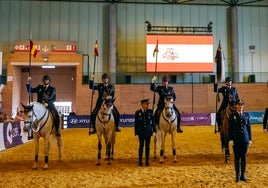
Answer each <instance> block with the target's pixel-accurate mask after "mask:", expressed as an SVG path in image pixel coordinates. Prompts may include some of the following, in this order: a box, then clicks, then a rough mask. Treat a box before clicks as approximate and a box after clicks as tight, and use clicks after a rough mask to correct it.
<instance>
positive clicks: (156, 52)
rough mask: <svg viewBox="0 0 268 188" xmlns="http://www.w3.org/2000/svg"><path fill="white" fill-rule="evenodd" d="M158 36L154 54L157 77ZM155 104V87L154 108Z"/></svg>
mask: <svg viewBox="0 0 268 188" xmlns="http://www.w3.org/2000/svg"><path fill="white" fill-rule="evenodd" d="M158 52H159V51H158V36H157V41H156V46H155V49H154V53H153V56H155V69H154V77H156V72H157V57H158ZM154 105H155V88H154V96H153V108H152V109H153V110H154Z"/></svg>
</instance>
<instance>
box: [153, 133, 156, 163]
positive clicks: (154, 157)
mask: <svg viewBox="0 0 268 188" xmlns="http://www.w3.org/2000/svg"><path fill="white" fill-rule="evenodd" d="M153 139H154V141H153V142H154V156H153V159H156V136H155V137H154V138H153Z"/></svg>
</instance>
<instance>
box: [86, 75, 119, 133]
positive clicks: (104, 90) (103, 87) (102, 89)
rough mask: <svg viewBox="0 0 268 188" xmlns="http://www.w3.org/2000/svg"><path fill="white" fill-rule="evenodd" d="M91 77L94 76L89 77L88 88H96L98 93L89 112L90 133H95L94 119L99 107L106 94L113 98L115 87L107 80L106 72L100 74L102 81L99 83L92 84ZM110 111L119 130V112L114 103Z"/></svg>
mask: <svg viewBox="0 0 268 188" xmlns="http://www.w3.org/2000/svg"><path fill="white" fill-rule="evenodd" d="M93 79H94V76H93V75H92V76H91V79H90V83H89V88H90V89H94V90H97V91H98V93H99V95H98V99H97V102H96V106H95V108H94V110H93V111H92V113H91V122H92V128H93V130H92V132H91V134H95V133H96V125H95V121H96V117H97V114H98V112H99V109H100V108H101V105H102V102H103V101H104V99H105V98H106V97H108V96H110V97H112V98H114V96H115V88H114V86H113V85H112V84H111V83H110V82H109V75H108V74H107V73H104V74H103V75H102V83H100V84H98V85H93V84H94V82H93ZM112 112H113V115H114V119H115V126H116V131H117V132H120V131H121V130H120V129H119V120H120V114H119V112H118V110H117V108H116V107H115V105H114V106H113V111H112Z"/></svg>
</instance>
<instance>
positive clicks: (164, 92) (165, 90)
mask: <svg viewBox="0 0 268 188" xmlns="http://www.w3.org/2000/svg"><path fill="white" fill-rule="evenodd" d="M155 80H156V77H153V79H152V82H151V86H150V89H151V91H154V92H156V93H158V95H159V100H158V103H157V109H156V110H155V122H156V124H157V125H158V124H159V119H160V113H161V111H162V110H163V109H164V107H165V97H166V96H172V98H173V99H174V101H175V100H176V94H175V92H174V89H173V87H171V86H169V85H168V81H169V80H168V78H167V77H166V76H165V77H163V78H162V85H159V86H155ZM174 109H175V111H176V115H177V117H178V121H177V122H178V124H177V132H178V133H182V132H183V130H182V129H181V128H180V120H181V118H180V117H181V116H180V112H179V110H178V109H177V108H176V106H175V104H174Z"/></svg>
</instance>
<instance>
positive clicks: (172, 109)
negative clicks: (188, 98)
mask: <svg viewBox="0 0 268 188" xmlns="http://www.w3.org/2000/svg"><path fill="white" fill-rule="evenodd" d="M167 109H171V113H170V114H171V115H170V116H167V115H166V116H167V117H172V115H173V114H174V108H172V107H170V106H165V108H164V110H165V111H166V110H167ZM166 116H164V112H162V117H163V118H164V120H165V121H167V122H169V123H173V122H174V121H175V120H176V118H177V116H175V118H174V119H173V120H172V121H170V120H169V119H167V118H166Z"/></svg>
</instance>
